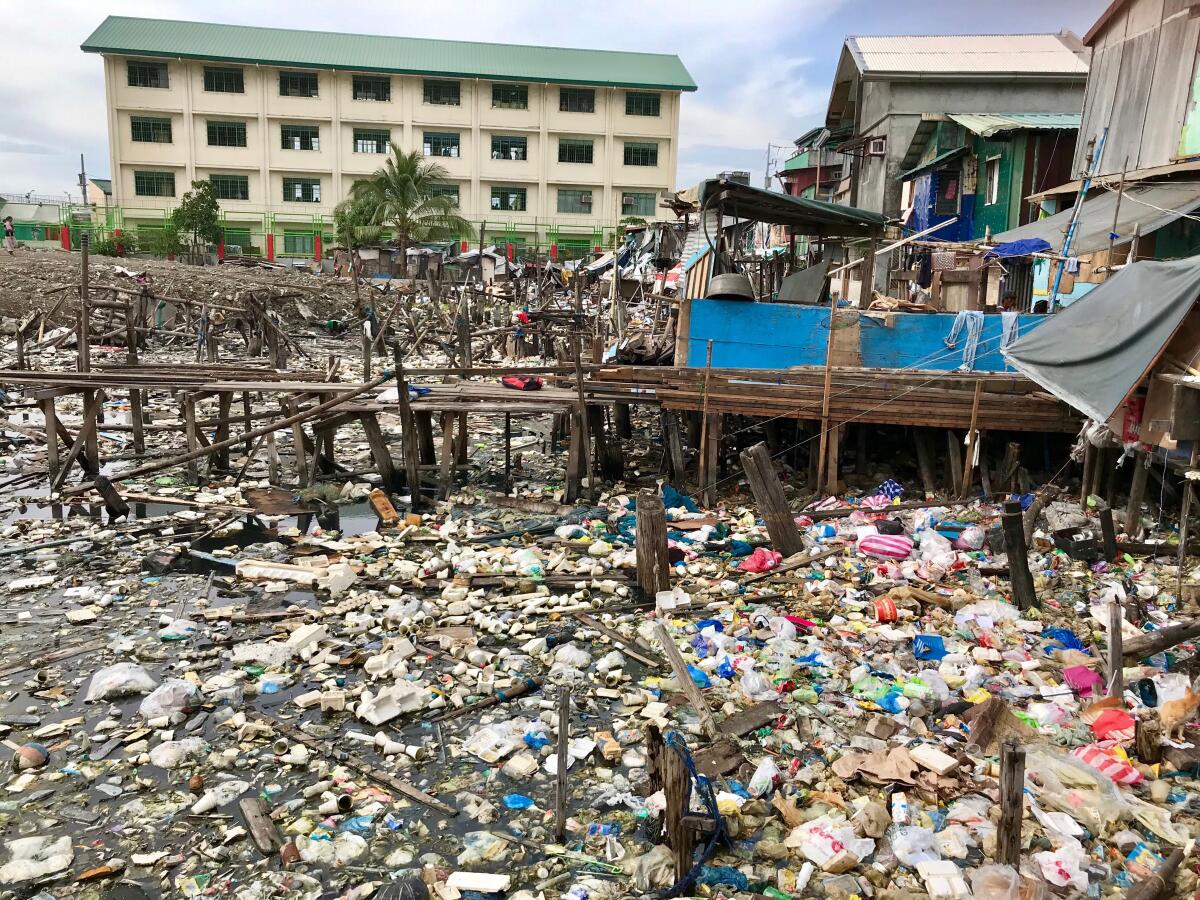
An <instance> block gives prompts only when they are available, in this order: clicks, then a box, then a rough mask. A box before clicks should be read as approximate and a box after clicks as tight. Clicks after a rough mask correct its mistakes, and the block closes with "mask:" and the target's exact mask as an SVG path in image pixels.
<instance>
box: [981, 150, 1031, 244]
mask: <svg viewBox="0 0 1200 900" xmlns="http://www.w3.org/2000/svg"><path fill="white" fill-rule="evenodd" d="M974 154H975V163H976V173H975V220H974V225H973V230H972V236H973V237H975V238H976V239H981V238H983V236H984V235H985V234H986V233H987V229H988V228H991V229H992V234H999V233H1000V232H1001V231H1007V230H1008V229H1009V228H1010V227H1012V226H1011V225H1010V223H1014V224H1015V223H1016V222H1017V221H1018V214H1019V211H1020V204H1021V179H1022V176H1023V174H1024V169H1025V136H1024V135H1017V136H1014V137H1013V138H1012V139H1011V140H1007V141H989V140H985V139H983V138H979V137H977V138H975V147H974ZM994 156H998V157H999V158H1000V163H999V164H1000V184H999V191H998V192H997V196H996V200H995V202H994V203H988V202H987V182H988V179H987V163H988V159H989V158H990V157H994Z"/></svg>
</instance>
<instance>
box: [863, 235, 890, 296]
mask: <svg viewBox="0 0 1200 900" xmlns="http://www.w3.org/2000/svg"><path fill="white" fill-rule="evenodd" d="M878 248H879V241H878V240H875V239H874V238H873V239H872V240H871V241H870V242H869V243H868V244H867V252H866V253H864V254H863V261H862V265H860V266H859V267H858V277H859V278H860V279H861V280H860V281H859V283H858V308H859V309H866V308H867V307H868V306H870V305H871V298H872V296H873V293H874V291H875V252H876V250H877V249H878ZM885 258H886V257H885Z"/></svg>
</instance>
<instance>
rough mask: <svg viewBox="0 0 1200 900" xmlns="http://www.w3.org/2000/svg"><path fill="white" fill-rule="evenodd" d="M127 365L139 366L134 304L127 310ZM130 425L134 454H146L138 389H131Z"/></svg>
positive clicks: (140, 397) (140, 399)
mask: <svg viewBox="0 0 1200 900" xmlns="http://www.w3.org/2000/svg"><path fill="white" fill-rule="evenodd" d="M125 363H126V365H129V366H136V365H137V364H138V333H137V316H136V315H135V314H134V304H133V303H132V302H131V303H130V304H129V305H128V306H127V307H126V310H125ZM129 424H130V425H131V426H133V451H134V453H145V452H146V433H145V428H144V427H143V426H144V422H143V413H142V392H141V390H139V389H138V388H130V389H129Z"/></svg>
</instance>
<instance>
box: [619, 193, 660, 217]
mask: <svg viewBox="0 0 1200 900" xmlns="http://www.w3.org/2000/svg"><path fill="white" fill-rule="evenodd" d="M654 200H655V195H654V194H642V193H632V192H630V191H626V192H625V193H623V194H621V215H623V216H652V215H654Z"/></svg>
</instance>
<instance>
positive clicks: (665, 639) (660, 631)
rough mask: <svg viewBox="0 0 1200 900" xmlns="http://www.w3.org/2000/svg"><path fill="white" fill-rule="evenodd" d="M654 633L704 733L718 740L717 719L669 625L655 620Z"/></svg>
mask: <svg viewBox="0 0 1200 900" xmlns="http://www.w3.org/2000/svg"><path fill="white" fill-rule="evenodd" d="M654 635H655V637H657V638H658V642H659V643H660V644H662V648H663V655H665V656H666V657H667V662H669V663H670V664H671V670H672V671H673V672H674V673H675V680H676V681H678V682H679V687H680V689H682V691H683V693H684V695H685V696H686V697H687V698H688V700H689V701H690V702H691V704H692V707H693V708H694V709H695V710H696V715H697V716H698V717H699V718H700V727H701V728H703V729H704V733H705V734H706V735H708V737H709V738H710V739H711V740H716V739H717V737H718V736H719V735H720V730H719V729H718V728H717V722H716V719H714V718H713V714H712V710H710V709H709V708H708V704H707V703H706V702H705V700H704V695H703V694H701V693H700V688H698V687H697V686H696V682H694V681H692V675H691V673H690V672H688V668H687V663H685V662H684V661H683V656H681V655H680V653H679V648H678V647H676V646H675V641H674V639H673V638H672V637H671V635H670V633H669V632H668V631H667V627H666V626H665V625H663V623H662V622H655V623H654Z"/></svg>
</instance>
